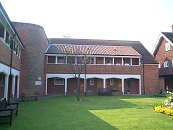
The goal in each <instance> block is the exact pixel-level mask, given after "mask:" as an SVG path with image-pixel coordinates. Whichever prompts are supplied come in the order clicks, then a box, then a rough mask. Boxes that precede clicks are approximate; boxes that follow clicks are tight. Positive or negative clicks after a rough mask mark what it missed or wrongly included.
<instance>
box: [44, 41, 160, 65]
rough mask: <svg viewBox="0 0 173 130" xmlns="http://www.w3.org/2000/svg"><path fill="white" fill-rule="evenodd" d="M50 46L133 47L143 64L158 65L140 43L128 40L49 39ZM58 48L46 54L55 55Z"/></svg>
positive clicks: (50, 49) (51, 49)
mask: <svg viewBox="0 0 173 130" xmlns="http://www.w3.org/2000/svg"><path fill="white" fill-rule="evenodd" d="M49 42H50V44H71V45H98V46H100V45H103V46H131V47H132V48H133V49H134V50H135V51H137V52H138V53H139V54H141V55H142V56H141V63H142V64H158V62H157V61H156V60H155V59H154V57H153V56H152V55H151V53H150V52H149V51H148V50H147V49H146V48H145V47H144V46H143V45H142V43H141V42H140V41H126V40H103V39H102V40H101V39H73V38H49ZM54 52H57V48H55V47H53V46H50V48H48V50H47V51H46V53H45V54H51V53H52V54H54Z"/></svg>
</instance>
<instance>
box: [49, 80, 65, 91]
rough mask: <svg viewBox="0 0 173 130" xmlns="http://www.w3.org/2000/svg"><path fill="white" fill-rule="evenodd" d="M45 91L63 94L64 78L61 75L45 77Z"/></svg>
mask: <svg viewBox="0 0 173 130" xmlns="http://www.w3.org/2000/svg"><path fill="white" fill-rule="evenodd" d="M47 93H48V94H64V93H65V79H64V78H61V77H52V78H48V79H47Z"/></svg>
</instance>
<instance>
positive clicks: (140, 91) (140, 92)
mask: <svg viewBox="0 0 173 130" xmlns="http://www.w3.org/2000/svg"><path fill="white" fill-rule="evenodd" d="M139 94H140V95H141V94H142V90H141V78H140V79H139Z"/></svg>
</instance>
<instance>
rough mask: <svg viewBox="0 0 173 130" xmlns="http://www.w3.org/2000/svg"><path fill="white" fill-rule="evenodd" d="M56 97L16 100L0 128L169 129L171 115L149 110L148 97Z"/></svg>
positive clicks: (172, 125)
mask: <svg viewBox="0 0 173 130" xmlns="http://www.w3.org/2000/svg"><path fill="white" fill-rule="evenodd" d="M80 98H81V99H82V101H81V102H76V101H75V100H76V97H75V96H59V97H52V98H46V99H39V100H38V101H26V102H20V104H19V113H18V116H17V117H13V122H12V126H11V127H10V126H9V125H8V124H7V125H0V130H8V129H9V130H116V129H117V130H136V129H140V130H143V129H151V130H156V129H157V130H162V129H166V130H172V129H173V117H171V116H166V115H164V114H160V113H156V112H154V111H153V108H152V105H153V104H154V103H155V102H156V101H164V100H165V97H149V96H81V97H80Z"/></svg>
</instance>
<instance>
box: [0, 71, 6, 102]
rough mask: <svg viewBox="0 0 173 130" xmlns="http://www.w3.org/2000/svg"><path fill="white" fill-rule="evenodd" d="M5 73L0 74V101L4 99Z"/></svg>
mask: <svg viewBox="0 0 173 130" xmlns="http://www.w3.org/2000/svg"><path fill="white" fill-rule="evenodd" d="M5 78H6V76H5V73H3V72H1V73H0V99H1V98H4V92H5Z"/></svg>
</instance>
